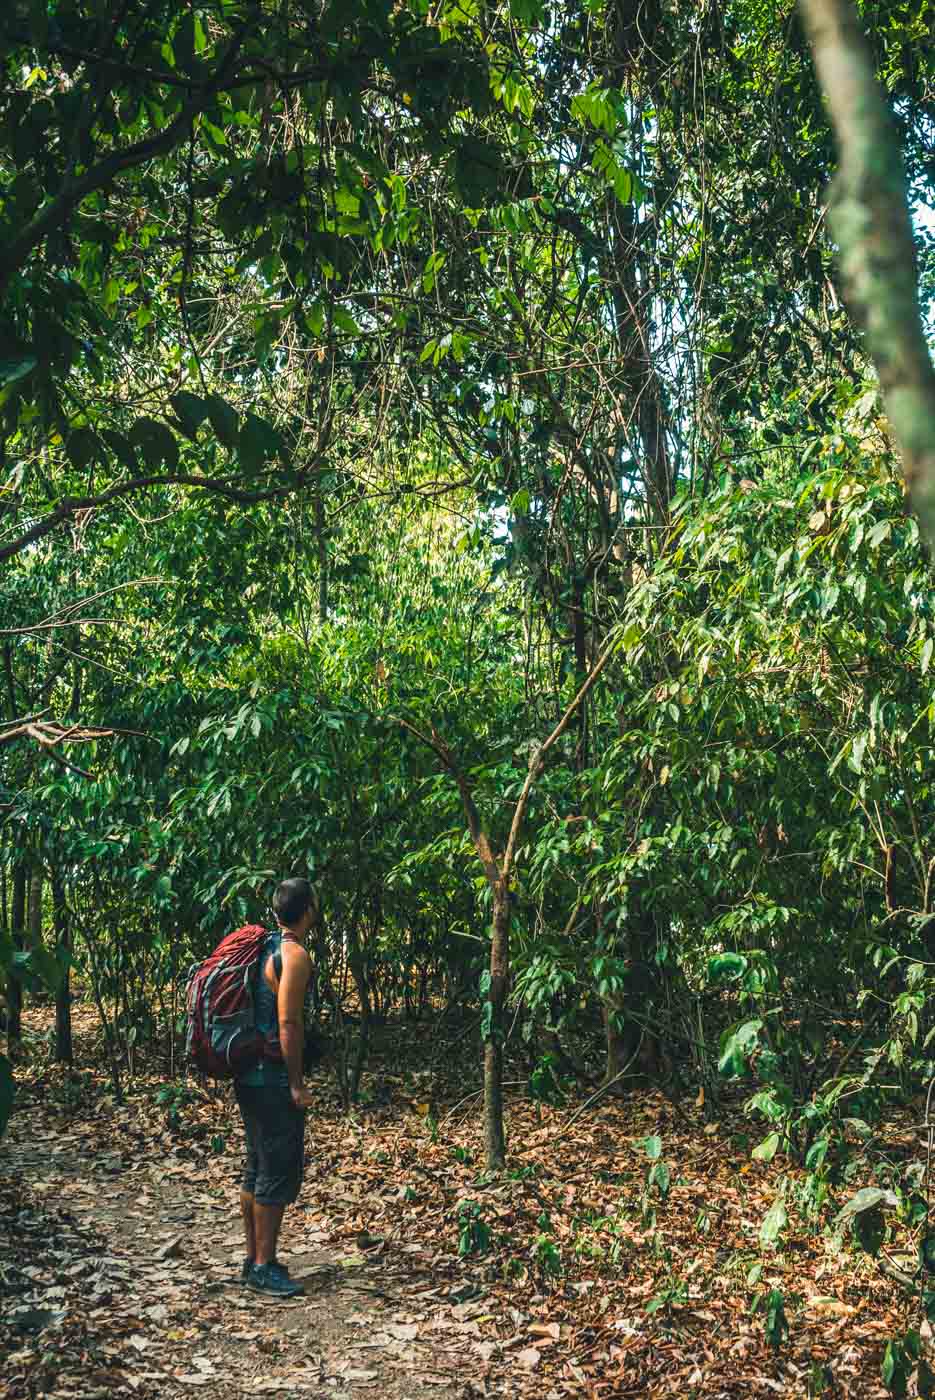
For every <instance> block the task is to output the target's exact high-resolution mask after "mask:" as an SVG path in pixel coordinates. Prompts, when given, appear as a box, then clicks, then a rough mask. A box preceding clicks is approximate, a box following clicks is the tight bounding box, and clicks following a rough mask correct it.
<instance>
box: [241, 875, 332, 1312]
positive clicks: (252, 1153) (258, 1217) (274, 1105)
mask: <svg viewBox="0 0 935 1400" xmlns="http://www.w3.org/2000/svg"><path fill="white" fill-rule="evenodd" d="M313 900H314V895H313V892H312V887H311V885H310V884H309V882H308V881H307V880H300V879H293V880H283V881H282V883H281V884H280V885H278V886H277V888H276V893H275V894H274V895H273V913H274V914H275V916H276V919H277V921H278V924H279V928H278V929H277V930H276V931H275V932H273V933H271V934H269V936H268V938H267V940H266V943H265V945H264V948H263V951H262V954H261V956H260V963H259V972H258V979H257V990H256V1002H255V1007H256V1026H257V1030H258V1031H260V1032H261V1033H262V1034H263V1035H264V1036H266V1037H268V1038H269V1039H270V1040H271V1041H275V1040H278V1042H279V1045H280V1047H281V1050H282V1060H281V1061H279V1060H274V1059H270V1058H264V1059H262V1060H261V1061H260V1063H259V1064H258V1065H256V1067H255V1068H253V1069H250V1070H248V1071H246V1072H245V1073H243V1074H241V1075H239V1076H238V1077H237V1078H236V1079H235V1080H234V1091H235V1093H236V1095H237V1102H238V1104H239V1105H240V1112H241V1114H242V1115H243V1124H244V1132H245V1133H246V1138H247V1156H246V1162H245V1164H244V1174H243V1183H242V1186H241V1191H240V1208H241V1212H242V1214H243V1222H244V1233H245V1236H246V1245H247V1248H246V1254H247V1257H246V1258H245V1259H244V1263H243V1281H244V1283H245V1284H247V1286H248V1287H249V1288H253V1289H255V1290H256V1292H258V1293H268V1294H272V1295H274V1296H276V1297H279V1298H291V1297H294V1296H295V1295H296V1294H299V1293H304V1292H305V1289H304V1288H303V1287H302V1285H301V1284H300V1283H296V1282H295V1281H294V1280H293V1279H291V1278H290V1277H289V1271H288V1269H287V1268H286V1267H285V1265H283V1264H280V1263H279V1261H278V1260H277V1258H276V1243H277V1240H278V1239H279V1230H280V1226H281V1225H282V1217H283V1212H284V1211H285V1208H286V1206H287V1205H291V1204H292V1203H293V1201H295V1200H296V1198H297V1196H298V1194H299V1188H300V1187H301V1185H302V1171H303V1167H304V1162H305V1110H306V1108H308V1106H309V1105H310V1104H311V1102H312V1095H311V1094H310V1092H309V1091H308V1089H306V1087H305V1085H304V1083H303V1081H302V1070H303V1063H302V1060H303V1048H304V1015H303V1010H304V1005H303V1004H304V1001H305V991H306V988H307V987H308V981H309V977H310V975H311V970H312V963H311V959H310V958H309V955H308V953H307V951H306V947H305V943H306V938H307V936H308V931H309V928H310V927H311V923H312V912H313Z"/></svg>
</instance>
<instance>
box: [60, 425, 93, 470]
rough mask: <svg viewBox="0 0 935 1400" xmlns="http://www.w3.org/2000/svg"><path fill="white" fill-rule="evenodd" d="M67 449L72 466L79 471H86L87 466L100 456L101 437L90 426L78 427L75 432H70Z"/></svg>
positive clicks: (66, 444)
mask: <svg viewBox="0 0 935 1400" xmlns="http://www.w3.org/2000/svg"><path fill="white" fill-rule="evenodd" d="M65 451H66V452H67V453H68V460H69V461H70V462H71V464H72V466H73V467H75V468H76V469H77V470H78V471H84V469H85V467H89V466H90V465H91V463H92V462H94V461H96V460H97V459H98V458H99V457H100V454H101V444H100V439H99V438H98V436H97V434H96V433H92V431H91V429H90V428H76V429H75V431H74V432H73V433H69V434H68V439H67V441H66V443H65Z"/></svg>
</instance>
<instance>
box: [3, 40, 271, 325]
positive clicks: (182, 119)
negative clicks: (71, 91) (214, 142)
mask: <svg viewBox="0 0 935 1400" xmlns="http://www.w3.org/2000/svg"><path fill="white" fill-rule="evenodd" d="M249 27H250V26H249V25H248V24H247V25H244V26H243V27H242V28H241V30H240V31H239V33H237V34H235V35H234V36H233V38H232V39H231V42H230V43H229V44H228V46H227V49H226V51H225V53H224V56H223V57H222V59H221V61H220V63H219V64H218V68H217V71H216V73H215V74H214V77H213V78H212V79H211V80H210V82H208V83H206V84H205V85H204V87H201V88H199V89H198V91H197V92H196V93H195V94H193V96H192V97H191V98H190V100H189V101H188V102H186V103H185V105H184V106H183V107H182V109H181V111H180V112H179V114H178V116H177V117H176V118H175V119H174V121H171V122H170V123H169V125H168V126H167V127H166V128H165V130H164V131H161V132H159V134H158V135H157V136H150V137H148V138H147V139H146V140H145V141H138V142H137V143H136V144H135V145H133V146H127V147H125V148H124V149H123V150H119V151H113V152H112V153H111V154H110V155H109V156H105V157H104V159H103V160H99V161H98V162H97V164H96V165H92V166H91V167H90V168H89V169H88V170H86V171H85V172H84V174H83V175H80V176H78V177H77V178H75V179H73V180H71V181H70V182H68V183H66V185H65V187H64V189H63V190H62V192H61V193H60V194H59V195H57V196H56V198H55V199H53V200H51V201H50V202H49V203H48V204H47V205H46V206H45V207H44V208H43V209H40V210H39V212H38V213H37V214H36V215H35V216H34V217H33V218H32V219H31V220H30V221H29V223H28V224H26V226H25V227H24V228H22V229H21V230H20V232H19V233H18V234H17V235H16V236H15V237H14V238H12V239H11V240H10V242H9V243H8V244H7V247H6V250H5V252H4V253H3V254H2V256H0V297H2V296H3V295H4V293H5V292H6V290H7V287H8V286H9V284H10V282H11V280H12V278H13V276H14V274H15V273H16V272H18V271H19V269H20V268H21V267H22V266H23V264H24V263H25V262H26V260H27V258H28V257H29V255H30V253H31V252H32V251H33V249H34V248H35V247H36V246H37V245H38V244H39V243H41V242H42V240H43V238H45V237H46V236H47V235H48V234H50V233H52V232H54V230H55V229H57V228H60V227H61V225H62V224H63V223H64V222H65V220H66V219H67V218H68V216H69V214H70V213H71V211H72V210H73V209H74V207H75V205H76V204H79V203H80V202H81V200H82V199H84V198H85V196H86V195H89V194H92V193H93V191H94V190H98V189H100V188H101V187H102V186H103V185H106V184H108V183H109V181H110V180H112V179H113V178H114V176H115V175H119V174H120V173H121V172H122V171H124V170H130V169H132V168H133V167H135V166H138V165H145V163H146V162H147V161H148V160H152V159H153V157H154V156H160V155H165V154H166V153H167V152H168V151H171V150H172V148H173V146H175V145H176V143H177V142H179V141H181V140H182V138H183V137H184V136H185V135H186V134H187V132H188V129H189V126H190V124H191V122H192V120H193V118H194V117H196V116H197V115H198V113H199V112H200V111H201V110H202V109H203V108H204V107H205V106H206V105H207V103H208V102H209V101H210V99H211V98H212V97H213V96H214V95H215V93H216V92H217V91H218V90H219V89H220V87H221V85H222V84H223V82H224V80H225V78H226V77H227V74H228V72H229V70H230V68H231V66H232V64H233V63H234V61H235V59H236V57H237V54H238V53H239V52H240V49H241V46H242V44H243V42H244V39H245V38H246V36H247V31H248V29H249Z"/></svg>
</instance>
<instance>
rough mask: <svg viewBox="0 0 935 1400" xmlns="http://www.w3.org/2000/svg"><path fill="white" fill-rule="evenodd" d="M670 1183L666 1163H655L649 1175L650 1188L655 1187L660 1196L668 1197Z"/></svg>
mask: <svg viewBox="0 0 935 1400" xmlns="http://www.w3.org/2000/svg"><path fill="white" fill-rule="evenodd" d="M670 1181H671V1177H670V1175H669V1167H668V1163H666V1162H656V1163H655V1165H654V1166H653V1169H652V1171H651V1172H650V1173H649V1184H650V1186H655V1187H656V1188H657V1189H658V1191H659V1194H660V1196H668V1194H669V1183H670Z"/></svg>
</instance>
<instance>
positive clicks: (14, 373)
mask: <svg viewBox="0 0 935 1400" xmlns="http://www.w3.org/2000/svg"><path fill="white" fill-rule="evenodd" d="M38 363H39V361H38V360H37V359H36V357H35V355H17V356H15V357H13V358H12V359H0V389H3V388H5V387H6V385H7V384H15V383H16V381H17V380H18V379H25V377H26V375H27V374H31V373H32V371H33V370H34V369H35V368H36V365H37V364H38Z"/></svg>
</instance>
